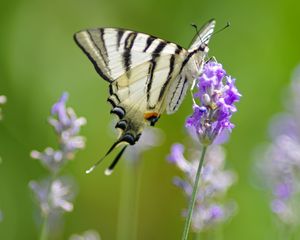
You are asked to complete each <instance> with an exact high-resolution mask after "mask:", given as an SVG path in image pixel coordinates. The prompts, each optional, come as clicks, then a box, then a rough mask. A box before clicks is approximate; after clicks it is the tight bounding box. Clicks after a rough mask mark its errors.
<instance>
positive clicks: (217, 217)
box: [168, 144, 236, 232]
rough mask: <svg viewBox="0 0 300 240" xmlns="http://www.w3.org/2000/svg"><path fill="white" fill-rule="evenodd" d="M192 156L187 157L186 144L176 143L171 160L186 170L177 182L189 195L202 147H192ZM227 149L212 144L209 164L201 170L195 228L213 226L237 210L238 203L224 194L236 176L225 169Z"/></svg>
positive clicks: (190, 150) (175, 180) (193, 225)
mask: <svg viewBox="0 0 300 240" xmlns="http://www.w3.org/2000/svg"><path fill="white" fill-rule="evenodd" d="M189 153H190V154H191V157H190V158H189V159H190V160H187V159H186V158H185V157H184V155H183V154H184V147H183V145H181V144H174V145H173V146H172V148H171V153H170V155H169V156H168V161H169V162H171V163H172V164H175V165H176V166H177V167H178V168H179V169H180V170H181V171H183V173H184V179H182V178H179V177H175V178H174V184H175V185H176V186H178V187H179V188H181V189H182V190H183V191H184V193H185V195H186V197H187V199H188V200H189V199H190V197H191V194H192V188H193V184H194V182H195V177H196V171H197V167H198V162H199V156H200V153H201V152H200V151H198V150H196V148H195V149H194V148H192V149H189ZM224 165H225V153H224V150H223V148H222V147H221V146H218V145H213V146H211V147H210V149H208V151H207V155H206V164H205V165H204V167H203V168H202V171H201V177H200V178H201V179H200V185H199V190H198V195H197V200H196V205H195V210H194V212H193V218H192V228H193V230H194V231H195V232H200V231H203V230H205V229H208V228H214V227H216V225H217V224H219V223H222V222H225V221H226V220H228V219H229V218H230V217H231V216H232V215H233V214H234V212H235V209H236V207H235V203H234V202H233V201H229V202H226V201H225V195H226V193H227V191H228V189H229V188H230V187H231V186H232V184H233V183H234V182H235V180H236V175H235V173H234V172H232V171H228V170H224Z"/></svg>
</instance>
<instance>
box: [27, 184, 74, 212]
mask: <svg viewBox="0 0 300 240" xmlns="http://www.w3.org/2000/svg"><path fill="white" fill-rule="evenodd" d="M29 186H30V188H31V189H32V191H33V192H34V193H35V196H36V199H37V202H38V204H39V205H40V209H41V211H42V213H43V214H44V215H49V214H50V213H52V214H53V213H54V212H56V211H58V212H71V211H72V210H73V204H72V202H71V201H72V200H73V198H74V190H73V189H72V188H73V186H72V184H71V183H70V181H66V180H65V179H55V180H54V181H51V180H50V179H46V180H43V181H41V182H37V181H30V182H29Z"/></svg>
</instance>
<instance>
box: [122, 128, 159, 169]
mask: <svg viewBox="0 0 300 240" xmlns="http://www.w3.org/2000/svg"><path fill="white" fill-rule="evenodd" d="M163 141H164V134H163V132H162V130H160V129H158V128H153V127H146V128H145V129H144V131H143V133H142V135H141V137H140V139H139V141H138V142H137V143H136V144H134V145H132V146H130V147H129V148H128V149H127V151H126V152H125V154H124V155H125V158H126V160H127V161H129V162H130V163H134V164H135V163H137V161H138V160H139V159H140V158H141V156H142V154H143V153H144V152H145V151H148V150H150V149H151V148H153V147H158V146H160V145H161V144H162V142H163Z"/></svg>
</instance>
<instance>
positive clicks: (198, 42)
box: [166, 20, 216, 114]
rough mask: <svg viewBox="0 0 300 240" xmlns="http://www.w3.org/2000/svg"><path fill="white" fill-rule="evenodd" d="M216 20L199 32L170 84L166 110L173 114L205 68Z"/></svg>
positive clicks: (208, 23) (209, 22)
mask: <svg viewBox="0 0 300 240" xmlns="http://www.w3.org/2000/svg"><path fill="white" fill-rule="evenodd" d="M215 24H216V22H215V20H210V21H208V22H207V23H206V24H205V25H204V26H203V27H202V28H201V29H200V30H199V32H198V34H197V37H196V39H195V41H194V42H193V43H192V45H191V47H190V48H189V49H188V54H187V56H186V58H185V60H184V61H183V62H182V65H181V69H180V71H179V75H178V76H177V78H176V79H175V80H174V81H173V82H172V84H171V85H170V90H169V91H168V94H167V97H166V112H167V113H168V114H172V113H174V112H176V111H177V110H178V108H179V106H180V105H181V103H182V101H183V99H184V96H185V95H186V92H187V89H188V88H189V86H190V85H191V84H192V83H193V85H194V81H195V79H196V78H197V77H199V76H200V74H201V73H202V70H203V64H204V61H205V57H206V55H207V52H208V47H207V44H208V42H209V40H210V37H211V36H212V33H213V31H214V27H215Z"/></svg>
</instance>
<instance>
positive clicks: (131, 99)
mask: <svg viewBox="0 0 300 240" xmlns="http://www.w3.org/2000/svg"><path fill="white" fill-rule="evenodd" d="M214 27H215V20H210V21H208V22H207V23H206V24H205V25H204V26H203V27H202V28H201V29H200V31H198V33H197V36H196V37H195V40H194V41H193V42H192V44H191V46H190V48H189V49H188V50H186V49H184V48H182V47H181V46H179V45H177V44H175V43H171V42H168V41H165V40H162V39H160V38H157V37H154V36H151V35H148V34H145V33H139V32H135V31H131V30H124V29H119V28H96V29H87V30H82V31H80V32H77V33H75V34H74V39H75V42H76V43H77V45H78V46H79V47H80V48H81V49H82V51H83V52H84V53H85V54H86V55H87V57H88V58H89V59H90V60H91V62H92V63H93V65H94V67H95V69H96V71H97V72H98V74H99V75H100V76H101V77H102V78H103V79H104V80H106V81H107V82H108V83H109V97H108V99H107V101H108V102H109V103H110V104H111V106H112V110H111V113H114V114H115V115H117V117H118V118H119V119H118V122H117V124H116V126H115V127H116V128H117V129H119V130H120V135H119V138H118V140H117V141H116V142H115V143H114V144H113V145H112V146H111V148H110V149H109V150H108V152H107V153H106V154H105V156H104V157H103V158H102V159H100V160H99V161H98V162H97V163H96V164H95V165H94V166H93V167H92V168H91V169H89V170H88V171H87V173H89V172H91V171H92V170H93V169H94V168H95V167H96V166H97V165H98V164H99V163H100V162H101V161H102V160H103V159H104V158H105V157H106V156H107V155H108V154H109V153H111V151H112V150H114V149H115V148H116V147H118V146H119V145H124V146H123V148H122V150H121V151H120V152H119V154H118V155H117V156H116V158H115V159H114V161H113V162H112V164H111V165H110V166H109V168H108V169H107V170H106V173H107V174H109V173H111V172H112V170H113V168H114V166H115V165H116V163H117V162H118V160H119V159H120V157H121V155H122V154H123V152H124V151H125V149H126V147H127V146H128V145H133V144H135V143H136V142H137V141H138V139H139V137H140V136H141V134H142V131H143V129H144V127H145V126H147V125H151V126H154V125H155V123H156V122H157V120H158V119H159V117H160V115H161V114H162V113H163V112H165V111H166V112H167V114H172V113H174V112H176V111H177V109H178V108H179V106H180V104H181V103H182V100H183V98H184V96H185V94H186V91H187V89H188V88H189V86H193V85H194V81H195V79H196V78H197V77H199V75H200V74H201V72H202V69H203V64H204V61H205V57H206V55H207V53H208V50H209V49H208V46H207V45H208V42H209V40H210V38H211V36H212V33H213V31H214Z"/></svg>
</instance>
